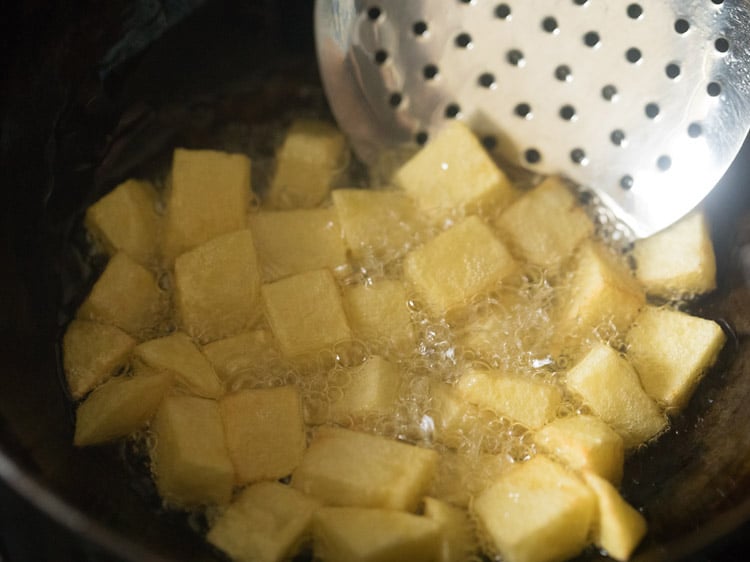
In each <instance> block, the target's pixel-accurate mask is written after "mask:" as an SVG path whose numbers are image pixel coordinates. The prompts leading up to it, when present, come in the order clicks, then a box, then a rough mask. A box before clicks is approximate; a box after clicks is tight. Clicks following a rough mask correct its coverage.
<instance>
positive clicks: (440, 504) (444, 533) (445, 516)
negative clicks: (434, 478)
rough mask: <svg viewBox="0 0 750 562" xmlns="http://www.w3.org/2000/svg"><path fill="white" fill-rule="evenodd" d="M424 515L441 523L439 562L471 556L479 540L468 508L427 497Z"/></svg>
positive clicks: (466, 558) (457, 560) (458, 560)
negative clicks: (467, 510) (464, 508)
mask: <svg viewBox="0 0 750 562" xmlns="http://www.w3.org/2000/svg"><path fill="white" fill-rule="evenodd" d="M424 516H425V517H427V518H428V519H432V520H433V521H435V522H436V523H437V524H438V525H440V539H439V540H440V547H439V553H438V557H437V558H436V561H437V562H466V561H467V560H469V559H470V558H471V556H472V554H474V552H475V551H476V548H477V541H476V539H475V538H474V530H473V528H472V525H471V521H470V520H469V515H468V513H467V512H466V510H463V509H460V508H458V507H454V506H452V505H450V504H449V503H446V502H444V501H441V500H438V499H435V498H430V497H427V498H425V499H424Z"/></svg>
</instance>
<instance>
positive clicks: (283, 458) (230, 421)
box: [219, 386, 305, 484]
mask: <svg viewBox="0 0 750 562" xmlns="http://www.w3.org/2000/svg"><path fill="white" fill-rule="evenodd" d="M219 407H220V411H221V419H222V421H223V422H224V434H225V435H226V440H227V449H228V450H229V457H230V458H231V459H232V463H233V464H234V471H235V475H236V482H237V484H247V483H248V482H257V481H258V480H275V479H278V478H283V477H284V476H288V475H289V474H291V473H292V470H294V468H295V467H296V466H297V465H298V464H299V462H300V460H301V459H302V453H303V452H304V450H305V427H304V421H303V419H302V400H301V398H300V393H299V390H298V389H297V387H295V386H282V387H277V388H260V389H254V390H240V391H239V392H235V393H232V394H227V395H226V396H224V397H223V398H222V399H221V400H220V401H219Z"/></svg>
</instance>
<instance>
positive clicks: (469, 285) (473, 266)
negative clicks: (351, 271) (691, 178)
mask: <svg viewBox="0 0 750 562" xmlns="http://www.w3.org/2000/svg"><path fill="white" fill-rule="evenodd" d="M516 269H517V264H516V262H515V260H514V259H513V258H512V257H511V255H510V253H509V252H508V250H507V249H506V248H505V246H504V245H503V243H502V242H501V241H500V240H498V239H497V238H496V237H495V235H494V234H492V231H491V230H490V229H489V227H488V226H487V225H486V224H484V223H483V222H482V221H481V220H480V219H479V218H478V217H476V216H472V217H468V218H466V219H464V220H462V221H461V222H459V223H458V224H456V225H455V226H453V227H452V228H450V229H449V230H446V231H445V232H442V233H441V234H439V235H438V236H436V237H435V238H433V239H432V240H430V241H429V242H427V243H426V244H425V245H424V246H421V247H419V248H417V249H416V250H413V251H412V252H410V253H409V254H407V256H406V258H405V259H404V277H405V278H406V279H407V281H409V282H410V283H411V284H412V285H413V286H414V288H415V289H416V291H417V293H418V294H419V295H420V296H421V297H422V299H424V304H425V305H426V306H427V308H428V309H429V310H430V312H432V313H433V314H437V315H439V314H445V313H446V312H449V311H450V310H452V309H454V308H456V307H458V306H460V305H462V304H466V303H467V302H468V301H469V300H470V299H471V298H472V297H474V296H475V295H477V294H479V293H481V292H483V291H487V290H489V289H491V288H492V287H493V286H495V285H497V284H498V283H500V281H501V280H502V279H503V278H505V277H507V276H508V275H510V274H511V273H513V272H515V271H516Z"/></svg>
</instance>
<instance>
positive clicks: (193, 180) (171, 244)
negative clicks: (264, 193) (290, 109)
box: [163, 148, 252, 263]
mask: <svg viewBox="0 0 750 562" xmlns="http://www.w3.org/2000/svg"><path fill="white" fill-rule="evenodd" d="M251 194H252V192H251V189H250V159H249V158H248V157H247V156H245V155H244V154H229V153H226V152H217V151H214V150H186V149H183V148H178V149H176V150H175V151H174V158H173V161H172V176H171V185H170V189H169V192H168V195H167V216H166V224H165V232H164V250H163V254H164V257H165V259H166V260H167V262H168V263H172V261H173V260H174V259H175V258H176V257H177V256H179V255H180V254H182V253H183V252H185V251H187V250H190V249H192V248H195V247H196V246H200V245H201V244H203V243H205V242H208V241H209V240H211V239H213V238H216V237H217V236H221V235H222V234H227V233H229V232H233V231H235V230H240V229H242V228H245V226H246V224H247V211H248V209H249V206H250V198H251Z"/></svg>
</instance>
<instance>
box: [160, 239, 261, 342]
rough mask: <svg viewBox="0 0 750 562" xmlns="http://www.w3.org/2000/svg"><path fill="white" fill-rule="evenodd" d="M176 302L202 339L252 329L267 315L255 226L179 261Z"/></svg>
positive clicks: (183, 320) (181, 316)
mask: <svg viewBox="0 0 750 562" xmlns="http://www.w3.org/2000/svg"><path fill="white" fill-rule="evenodd" d="M174 270H175V306H176V309H177V315H178V317H179V319H180V322H181V325H182V327H183V329H184V330H185V331H186V332H187V333H188V334H190V335H191V336H193V337H194V338H197V339H198V340H199V341H201V342H209V341H213V340H217V339H221V338H224V337H227V336H231V335H234V334H236V333H238V332H241V331H243V330H247V329H248V328H251V327H252V326H253V324H255V322H256V321H257V320H258V318H259V317H260V316H261V314H262V308H261V306H260V298H259V295H260V270H259V267H258V261H257V258H256V253H255V245H254V244H253V236H252V234H251V233H250V231H249V230H238V231H236V232H232V233H230V234H225V235H223V236H220V237H219V238H214V239H213V240H211V241H210V242H206V243H205V244H203V245H202V246H198V247H197V248H195V249H193V250H191V251H189V252H186V253H185V254H183V255H181V256H180V257H179V258H177V261H176V262H175V267H174Z"/></svg>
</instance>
